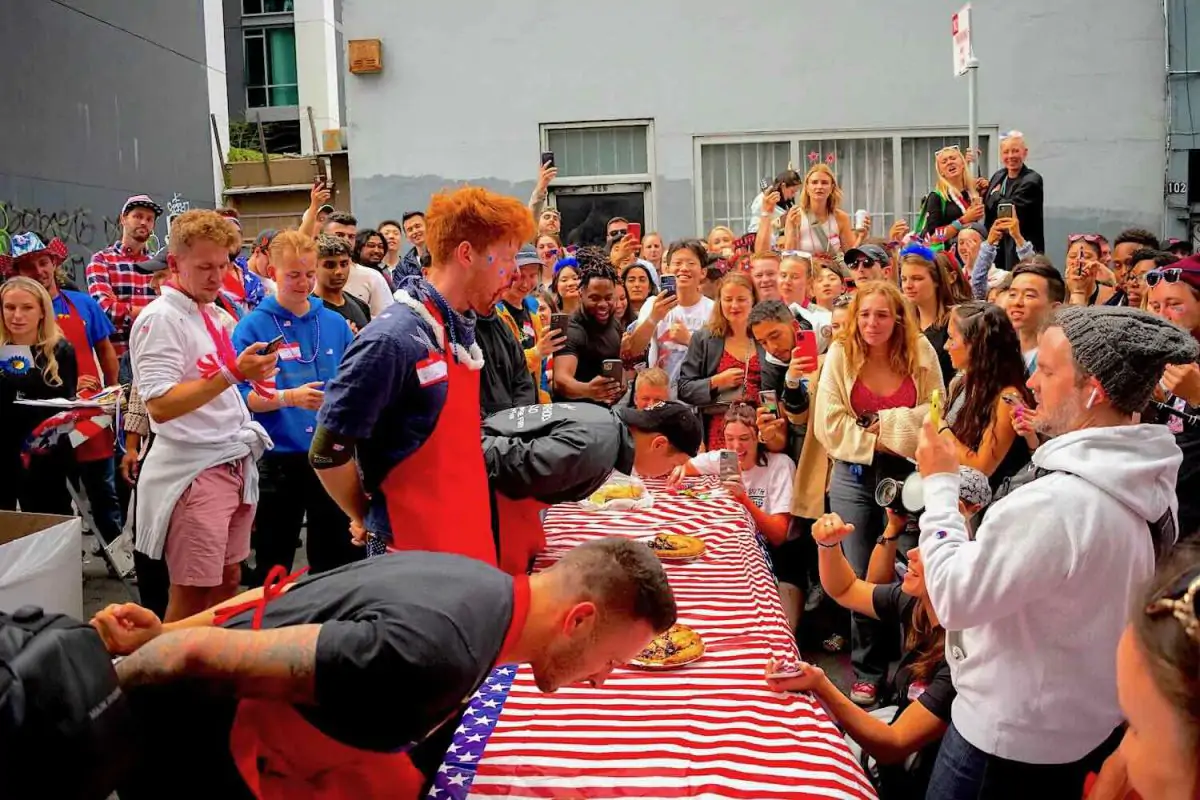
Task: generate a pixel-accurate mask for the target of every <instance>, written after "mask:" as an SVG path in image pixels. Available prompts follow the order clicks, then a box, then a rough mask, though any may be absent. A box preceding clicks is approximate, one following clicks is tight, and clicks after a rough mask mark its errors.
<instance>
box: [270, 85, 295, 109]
mask: <svg viewBox="0 0 1200 800" xmlns="http://www.w3.org/2000/svg"><path fill="white" fill-rule="evenodd" d="M271 105H273V106H298V105H300V92H299V90H298V89H297V88H296V86H294V85H293V86H272V87H271Z"/></svg>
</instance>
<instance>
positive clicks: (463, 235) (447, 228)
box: [425, 186, 537, 264]
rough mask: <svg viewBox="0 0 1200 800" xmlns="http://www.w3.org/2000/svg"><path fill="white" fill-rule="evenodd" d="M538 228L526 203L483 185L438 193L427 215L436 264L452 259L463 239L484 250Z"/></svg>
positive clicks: (428, 237)
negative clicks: (485, 187)
mask: <svg viewBox="0 0 1200 800" xmlns="http://www.w3.org/2000/svg"><path fill="white" fill-rule="evenodd" d="M536 231H537V227H536V225H535V224H534V222H533V215H532V214H530V213H529V208H528V207H527V206H526V205H525V204H524V203H522V202H521V201H520V200H518V199H516V198H515V197H506V196H504V195H501V194H496V193H495V192H491V191H488V190H487V189H484V188H482V187H480V186H464V187H462V188H460V189H455V190H453V191H443V192H439V193H437V194H435V195H434V196H433V198H432V199H431V200H430V201H429V213H428V214H427V215H425V242H426V245H427V246H428V248H429V253H430V255H431V256H432V259H433V263H434V264H441V263H445V262H448V261H451V260H453V258H454V251H455V249H456V248H457V247H458V246H459V245H460V244H462V243H463V242H467V243H468V244H470V245H471V247H472V248H473V249H475V250H477V251H479V252H481V253H482V252H483V251H485V250H487V249H488V248H489V247H491V246H492V245H495V244H498V243H502V242H510V243H513V244H518V245H519V244H520V243H521V242H528V241H529V240H530V239H532V238H533V235H534V233H536Z"/></svg>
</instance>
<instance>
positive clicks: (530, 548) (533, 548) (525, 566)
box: [496, 494, 550, 575]
mask: <svg viewBox="0 0 1200 800" xmlns="http://www.w3.org/2000/svg"><path fill="white" fill-rule="evenodd" d="M549 507H550V506H549V505H547V504H546V503H541V502H538V501H537V500H511V499H509V498H507V497H505V496H504V495H502V494H497V495H496V517H497V519H498V520H499V523H500V569H502V570H504V571H505V572H507V573H508V574H509V575H524V574H525V573H527V572H529V567H530V565H531V564H532V563H533V559H534V558H536V557H537V554H538V553H540V552H542V551H543V550H545V549H546V532H545V530H544V529H543V528H542V517H541V512H542V510H543V509H546V508H549Z"/></svg>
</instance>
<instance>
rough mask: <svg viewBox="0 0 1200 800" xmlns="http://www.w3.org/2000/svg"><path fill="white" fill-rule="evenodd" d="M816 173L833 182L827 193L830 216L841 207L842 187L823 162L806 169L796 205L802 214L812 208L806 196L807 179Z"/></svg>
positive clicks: (810, 200)
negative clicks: (826, 176)
mask: <svg viewBox="0 0 1200 800" xmlns="http://www.w3.org/2000/svg"><path fill="white" fill-rule="evenodd" d="M818 172H823V173H825V174H826V175H828V176H829V180H831V181H833V189H832V190H831V191H830V192H829V213H831V214H832V213H833V212H834V211H837V210H838V209H839V208H841V207H842V187H841V186H838V181H837V175H834V174H833V170H832V169H830V167H829V165H828V164H825V163H823V162H818V163H816V164H813V165H812V166H811V167H809V168H808V172H806V173H804V184H803V186H801V188H800V197H799V198H797V201H796V204H797V205H798V206H800V210H801V211H804V212H807V211H809V210H810V209H811V208H812V198H811V197H809V196H808V179H809V178H811V177H812V176H813V175H815V174H817V173H818Z"/></svg>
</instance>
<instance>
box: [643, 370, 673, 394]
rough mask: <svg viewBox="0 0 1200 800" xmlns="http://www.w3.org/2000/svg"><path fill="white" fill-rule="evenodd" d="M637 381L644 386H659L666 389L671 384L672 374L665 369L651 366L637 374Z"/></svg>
mask: <svg viewBox="0 0 1200 800" xmlns="http://www.w3.org/2000/svg"><path fill="white" fill-rule="evenodd" d="M637 381H638V383H640V384H642V385H643V386H658V387H660V388H663V389H666V388H667V387H669V386H670V385H671V376H670V375H668V374H667V371H666V370H664V369H659V368H658V367H649V368H648V369H644V370H642V371H641V372H639V373H638V374H637Z"/></svg>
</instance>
